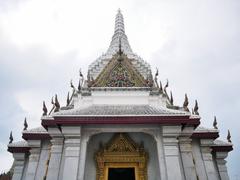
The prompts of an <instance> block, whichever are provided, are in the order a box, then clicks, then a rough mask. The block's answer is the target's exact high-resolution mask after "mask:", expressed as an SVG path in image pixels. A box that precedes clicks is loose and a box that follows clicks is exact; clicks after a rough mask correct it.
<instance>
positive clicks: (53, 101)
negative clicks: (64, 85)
mask: <svg viewBox="0 0 240 180" xmlns="http://www.w3.org/2000/svg"><path fill="white" fill-rule="evenodd" d="M51 103H52V105H53V107H52V109H51V111H50V112H49V115H50V114H51V113H52V112H53V110H54V108H55V103H54V101H53V97H52V100H51Z"/></svg>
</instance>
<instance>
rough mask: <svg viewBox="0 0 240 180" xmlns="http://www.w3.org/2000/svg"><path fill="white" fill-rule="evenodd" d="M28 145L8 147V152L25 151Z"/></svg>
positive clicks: (28, 148)
mask: <svg viewBox="0 0 240 180" xmlns="http://www.w3.org/2000/svg"><path fill="white" fill-rule="evenodd" d="M29 150H30V147H8V152H11V153H27V152H29Z"/></svg>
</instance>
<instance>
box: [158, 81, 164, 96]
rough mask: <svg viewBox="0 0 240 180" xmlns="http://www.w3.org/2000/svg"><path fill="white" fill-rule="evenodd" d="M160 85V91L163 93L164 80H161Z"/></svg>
mask: <svg viewBox="0 0 240 180" xmlns="http://www.w3.org/2000/svg"><path fill="white" fill-rule="evenodd" d="M159 84H160V87H159V91H160V93H163V87H162V82H161V81H160V83H159Z"/></svg>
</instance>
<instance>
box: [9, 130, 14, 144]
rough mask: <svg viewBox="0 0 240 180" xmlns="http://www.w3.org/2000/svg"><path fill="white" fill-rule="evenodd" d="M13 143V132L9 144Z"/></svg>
mask: <svg viewBox="0 0 240 180" xmlns="http://www.w3.org/2000/svg"><path fill="white" fill-rule="evenodd" d="M12 142H13V135H12V131H11V132H10V136H9V144H11V143H12Z"/></svg>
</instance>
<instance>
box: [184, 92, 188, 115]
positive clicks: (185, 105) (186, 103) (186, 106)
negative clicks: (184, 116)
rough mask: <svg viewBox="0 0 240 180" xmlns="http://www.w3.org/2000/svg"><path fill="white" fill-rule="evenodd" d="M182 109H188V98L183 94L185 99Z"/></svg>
mask: <svg viewBox="0 0 240 180" xmlns="http://www.w3.org/2000/svg"><path fill="white" fill-rule="evenodd" d="M183 108H184V110H185V111H189V109H188V97H187V94H185V99H184V103H183Z"/></svg>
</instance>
